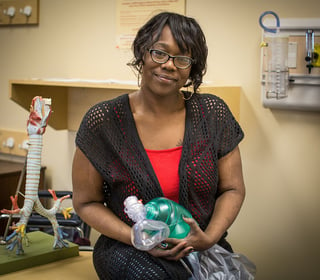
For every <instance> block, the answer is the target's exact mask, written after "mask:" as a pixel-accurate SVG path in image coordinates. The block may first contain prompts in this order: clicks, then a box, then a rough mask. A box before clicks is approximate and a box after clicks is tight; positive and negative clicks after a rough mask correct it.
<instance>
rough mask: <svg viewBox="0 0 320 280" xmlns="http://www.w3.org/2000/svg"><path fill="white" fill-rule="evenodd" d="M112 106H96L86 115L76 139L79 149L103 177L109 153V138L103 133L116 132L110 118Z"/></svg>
mask: <svg viewBox="0 0 320 280" xmlns="http://www.w3.org/2000/svg"><path fill="white" fill-rule="evenodd" d="M109 107H110V104H109V103H108V102H101V103H98V104H96V105H94V106H93V107H92V108H90V109H89V110H88V112H87V113H86V114H85V116H84V118H83V120H82V122H81V124H80V127H79V130H78V132H77V137H76V145H77V147H78V148H79V149H80V150H81V151H82V152H83V153H84V154H85V155H86V157H87V158H88V159H89V160H90V162H91V163H92V164H93V166H94V167H95V168H96V169H97V170H98V171H99V172H100V173H101V174H102V175H103V174H104V169H105V165H106V161H107V160H108V159H109V157H108V156H107V154H108V151H107V149H105V148H104V147H105V145H106V143H105V142H106V141H107V138H106V137H105V135H103V133H102V131H107V132H108V131H112V130H113V131H114V128H113V127H112V128H110V127H108V126H110V125H111V126H112V124H111V123H110V122H108V121H107V120H108V118H109V117H110V109H109Z"/></svg>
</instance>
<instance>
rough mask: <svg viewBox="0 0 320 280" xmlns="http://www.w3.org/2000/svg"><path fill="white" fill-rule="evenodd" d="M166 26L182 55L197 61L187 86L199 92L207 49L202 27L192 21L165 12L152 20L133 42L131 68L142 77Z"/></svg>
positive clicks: (144, 26) (205, 63)
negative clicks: (146, 60) (148, 56)
mask: <svg viewBox="0 0 320 280" xmlns="http://www.w3.org/2000/svg"><path fill="white" fill-rule="evenodd" d="M166 25H168V26H169V28H170V30H171V32H172V35H173V37H174V39H175V40H176V42H177V44H178V47H179V49H180V50H181V52H182V53H186V52H190V53H191V56H192V58H193V59H194V60H195V63H194V64H192V66H191V71H190V76H189V80H190V83H189V84H187V85H185V86H190V85H191V84H192V85H193V90H194V92H196V91H197V89H198V88H199V86H200V85H201V83H202V77H203V76H204V74H205V73H206V70H207V56H208V48H207V43H206V38H205V36H204V34H203V31H202V29H201V27H200V25H199V24H198V23H197V21H196V20H195V19H193V18H190V17H186V16H183V15H180V14H177V13H171V12H163V13H160V14H157V15H155V16H154V17H152V18H151V19H150V20H149V21H148V22H147V23H146V24H145V25H143V26H142V27H141V28H140V29H139V31H138V33H137V35H136V37H135V39H134V41H133V44H132V50H133V54H134V58H133V60H132V62H131V63H129V64H128V65H130V66H132V67H133V68H134V69H136V70H137V71H138V72H139V73H141V70H142V65H143V64H144V60H143V57H144V55H145V53H146V51H147V50H149V49H150V48H151V47H152V45H153V44H154V43H155V42H157V41H158V40H159V37H160V35H161V32H162V30H163V28H164V27H165V26H166Z"/></svg>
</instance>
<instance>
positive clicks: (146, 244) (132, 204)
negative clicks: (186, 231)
mask: <svg viewBox="0 0 320 280" xmlns="http://www.w3.org/2000/svg"><path fill="white" fill-rule="evenodd" d="M124 207H125V208H124V211H125V213H126V214H127V215H128V217H129V218H130V219H131V220H132V221H133V222H135V224H134V225H133V227H132V229H131V241H132V244H133V246H134V247H135V248H136V249H138V250H141V251H148V250H151V249H152V248H154V247H156V246H157V245H159V244H161V243H162V241H164V240H165V239H166V238H168V236H169V234H170V229H169V227H168V225H167V224H166V223H164V222H162V221H156V220H149V219H146V214H147V211H146V208H145V206H144V205H143V204H142V202H141V201H140V200H138V199H137V197H136V196H129V197H127V198H126V199H125V201H124Z"/></svg>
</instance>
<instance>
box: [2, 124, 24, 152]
mask: <svg viewBox="0 0 320 280" xmlns="http://www.w3.org/2000/svg"><path fill="white" fill-rule="evenodd" d="M27 147H28V135H27V132H22V131H15V130H5V129H0V153H2V154H10V155H16V156H26V155H27Z"/></svg>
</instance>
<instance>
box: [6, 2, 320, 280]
mask: <svg viewBox="0 0 320 280" xmlns="http://www.w3.org/2000/svg"><path fill="white" fill-rule="evenodd" d="M40 2H41V3H40V25H39V26H38V27H15V28H0V65H1V67H0V108H1V110H0V128H7V129H16V130H25V123H26V118H27V115H28V113H27V112H26V111H25V110H23V109H22V108H20V107H19V106H18V105H16V104H15V103H14V102H12V101H11V100H9V98H8V80H9V79H25V78H81V79H110V78H114V79H123V80H134V79H135V77H134V75H133V74H132V72H131V70H130V69H128V68H127V66H126V65H125V64H126V62H127V61H129V59H130V58H131V54H130V52H129V51H122V50H118V49H116V48H115V35H116V34H115V4H116V1H115V0H113V1H103V0H87V1H85V0H68V1H65V0H55V1H50V0H41V1H40ZM186 2H187V14H188V15H190V16H193V17H195V18H196V19H198V21H199V22H200V24H201V25H202V27H203V29H204V31H205V33H206V35H207V40H208V45H209V50H210V55H209V68H208V73H207V76H206V80H207V81H213V82H216V83H219V84H226V85H230V84H233V85H240V86H241V88H242V91H243V96H242V100H241V115H240V118H241V125H242V127H243V129H244V130H245V133H246V138H245V140H244V141H243V142H242V143H241V150H242V157H243V169H244V173H245V180H246V186H247V198H246V201H245V204H244V206H243V209H242V212H241V214H240V216H239V218H238V220H237V221H236V222H235V224H234V225H233V227H232V229H231V230H230V235H229V237H230V241H231V242H232V244H233V246H234V248H235V250H236V251H239V252H242V253H244V254H246V255H247V256H248V257H249V258H251V259H252V260H254V261H255V263H256V264H257V266H258V277H257V279H258V280H259V279H260V280H270V279H272V280H273V279H281V280H282V279H291V280H292V279H299V280H300V279H315V276H316V275H318V276H319V275H320V272H319V271H318V269H317V268H318V260H319V257H318V252H319V249H320V242H319V236H320V223H319V213H320V190H319V187H320V177H319V165H320V148H319V139H320V113H308V112H294V111H277V110H270V109H265V108H263V107H262V106H261V102H260V82H259V63H260V49H259V43H260V36H261V28H260V27H259V25H258V18H259V16H260V14H261V13H262V12H264V11H266V10H273V11H275V12H277V13H278V14H279V16H280V17H281V18H286V17H289V18H290V17H291V18H297V17H319V10H320V2H319V1H314V0H299V1H298V0H291V1H287V0H269V1H258V0H242V1H239V0H229V1H225V0H224V1H222V0H186ZM316 2H317V4H316ZM36 94H37V93H36V92H35V95H36ZM53 102H54V101H53ZM74 137H75V135H74V133H71V132H67V131H55V130H53V129H52V128H48V130H47V132H46V134H45V137H44V138H45V146H44V150H43V164H44V165H46V166H47V175H48V176H47V178H48V183H49V184H50V185H51V186H53V188H55V189H61V188H66V187H67V188H71V176H70V174H71V161H72V155H73V152H74V144H73V142H74ZM57 151H59V153H58V152H57ZM313 276H314V277H313Z"/></svg>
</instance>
